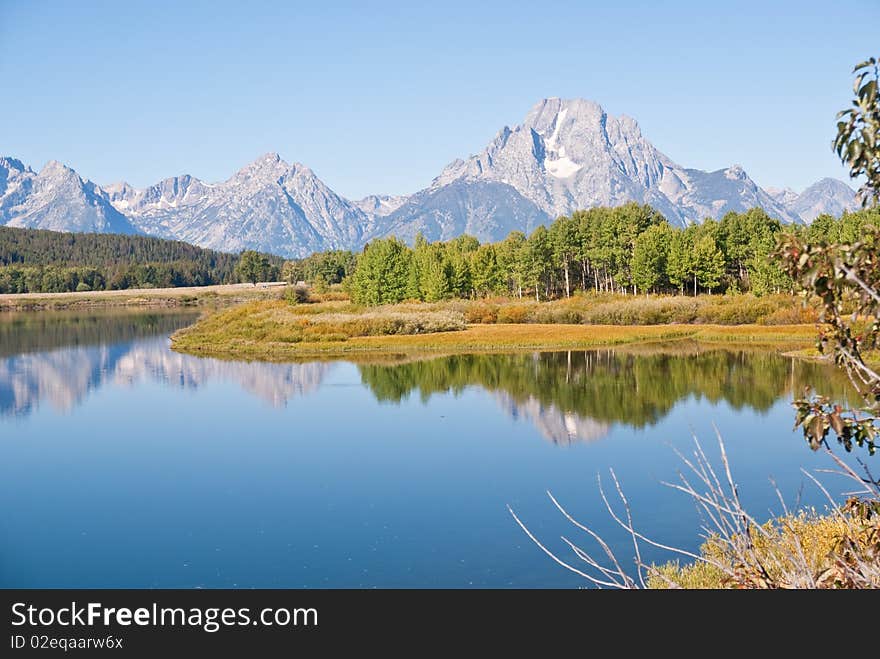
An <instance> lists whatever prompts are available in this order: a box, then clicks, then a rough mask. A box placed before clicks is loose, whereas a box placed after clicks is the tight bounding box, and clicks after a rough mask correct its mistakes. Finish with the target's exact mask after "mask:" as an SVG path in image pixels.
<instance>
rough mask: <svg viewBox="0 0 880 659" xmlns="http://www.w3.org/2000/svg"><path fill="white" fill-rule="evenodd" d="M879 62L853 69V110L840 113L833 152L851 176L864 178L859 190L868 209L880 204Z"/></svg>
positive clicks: (871, 59)
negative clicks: (870, 206) (854, 77)
mask: <svg viewBox="0 0 880 659" xmlns="http://www.w3.org/2000/svg"><path fill="white" fill-rule="evenodd" d="M878 65H880V62H878V60H877V59H876V58H874V57H871V58H869V59H867V60H865V61H864V62H862V63H861V64H859V65H857V66H856V67H855V68H854V69H853V73H854V74H855V75H856V79H855V83H854V84H853V93H854V94H855V98H854V99H853V101H852V103H851V107H849V108H847V109H846V110H841V111H840V112H838V113H837V118H838V122H837V136H836V137H835V138H834V142H833V148H834V151H835V152H836V153H837V155H838V156H839V157H840V159H841V160H842V161H843V163H844V164H845V165H846V166H847V167H849V171H850V176H852V177H853V178H858V177H859V176H864V177H865V184H864V185H863V186H862V187H861V189H860V190H859V195H860V196H861V198H862V203H863V204H864V205H866V206H868V205H873V206H876V205H877V204H880V102H878V93H880V90H878V86H880V68H878Z"/></svg>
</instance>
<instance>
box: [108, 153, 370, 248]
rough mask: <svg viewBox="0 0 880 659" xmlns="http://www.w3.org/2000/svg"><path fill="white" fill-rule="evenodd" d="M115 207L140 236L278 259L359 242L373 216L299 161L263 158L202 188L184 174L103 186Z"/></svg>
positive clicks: (361, 241)
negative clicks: (145, 184)
mask: <svg viewBox="0 0 880 659" xmlns="http://www.w3.org/2000/svg"><path fill="white" fill-rule="evenodd" d="M108 194H109V195H110V199H111V201H112V203H113V205H114V206H115V207H116V209H118V210H119V211H120V212H123V213H126V214H127V215H128V216H129V217H130V218H131V219H132V221H133V222H134V223H135V224H136V225H137V226H139V227H140V228H141V229H142V230H143V231H145V232H146V233H151V234H154V235H158V236H163V237H173V238H176V239H178V240H185V241H187V242H191V243H194V244H196V245H199V246H202V247H209V248H212V249H220V250H224V251H232V252H238V251H241V250H243V249H256V250H260V251H265V252H274V253H276V254H281V255H283V256H305V255H307V254H310V253H311V252H314V251H319V250H324V249H332V248H342V247H352V246H355V245H360V244H363V242H365V236H366V235H367V234H368V233H369V231H370V229H371V227H372V219H371V216H370V215H368V214H367V213H365V212H364V211H363V210H361V209H360V208H358V207H357V206H356V205H355V204H353V203H352V202H350V201H348V200H346V199H344V198H342V197H340V196H339V195H337V194H336V193H335V192H333V191H332V190H331V189H330V188H329V187H327V186H326V185H325V184H324V183H323V182H322V181H321V180H320V179H319V178H318V177H317V176H315V174H314V172H313V171H312V170H311V169H309V168H308V167H306V166H305V165H301V164H299V163H294V164H293V165H290V164H288V163H286V162H284V161H283V160H282V159H281V157H280V156H279V155H278V154H277V153H268V154H266V155H264V156H262V157H261V158H258V159H257V160H255V161H254V162H252V163H251V164H250V165H247V166H246V167H244V168H243V169H241V170H239V171H238V172H236V174H235V175H234V176H232V178H230V179H228V180H226V181H224V182H222V183H215V184H206V183H203V182H202V181H200V180H199V179H197V178H194V177H192V176H189V175H184V176H177V177H174V178H169V179H165V180H164V181H161V182H159V183H157V184H155V185H152V186H150V187H149V188H146V189H144V190H137V189H135V188H132V187H131V186H129V185H128V184H125V183H121V184H119V183H118V184H114V185H112V186H108Z"/></svg>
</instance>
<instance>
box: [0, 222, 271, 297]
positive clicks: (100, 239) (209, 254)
mask: <svg viewBox="0 0 880 659" xmlns="http://www.w3.org/2000/svg"><path fill="white" fill-rule="evenodd" d="M260 257H261V259H263V260H264V262H265V268H264V272H262V273H261V274H263V275H264V276H265V277H264V278H265V279H274V278H275V277H276V276H277V272H278V268H279V267H280V265H281V263H282V262H283V260H282V259H281V258H279V257H276V256H271V255H260ZM240 258H241V257H240V255H238V254H227V253H225V252H217V251H214V250H209V249H202V248H201V247H196V246H194V245H190V244H188V243H184V242H179V241H174V240H162V239H159V238H151V237H147V236H132V235H117V234H94V233H59V232H55V231H41V230H34V229H17V228H11V227H0V293H62V292H68V291H77V290H78V291H89V290H109V289H125V288H170V287H177V286H207V285H211V284H223V283H231V282H237V281H240V280H244V279H247V277H246V276H244V275H242V274H241V273H240V272H239V268H238V265H239V261H240Z"/></svg>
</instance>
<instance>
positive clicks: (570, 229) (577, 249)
mask: <svg viewBox="0 0 880 659" xmlns="http://www.w3.org/2000/svg"><path fill="white" fill-rule="evenodd" d="M867 224H880V212H878V211H876V210H875V211H859V212H855V213H846V214H844V215H843V216H842V217H841V218H839V219H836V218H834V217H832V216H830V215H822V216H819V217H818V218H817V219H816V220H815V221H814V222H813V223H812V224H810V225H809V226H800V225H799V226H783V225H782V224H781V223H780V222H779V221H778V220H776V219H773V218H771V217H770V216H768V215H767V213H766V212H765V211H764V210H762V209H760V208H753V209H751V210H749V211H746V212H743V213H736V212H730V213H727V214H726V215H724V216H723V217H722V218H721V219H720V220H713V219H707V220H705V221H704V222H702V223H700V224H691V225H688V226H687V227H684V228H679V227H674V226H672V225H670V224H669V222H667V221H666V219H665V218H664V217H663V215H662V214H661V213H659V212H658V211H656V210H655V209H653V208H651V207H650V206H648V205H639V204H636V203H628V204H625V205H622V206H618V207H616V208H607V207H597V208H592V209H589V210H584V211H577V212H575V213H573V214H572V215H571V216H564V217H560V218H558V219H557V220H556V221H555V222H553V223H552V224H551V225H550V226H549V227H545V226H539V227H537V228H536V229H535V230H534V231H533V232H532V233H531V234H530V235H528V236H526V235H525V234H524V233H522V232H520V231H513V232H511V233H510V234H509V235H508V236H507V237H506V238H505V239H504V240H501V241H499V242H494V243H485V244H481V243H480V241H479V240H477V239H476V238H474V237H472V236H467V235H464V236H459V237H457V238H454V239H452V240H449V241H446V242H433V243H430V242H428V241H427V240H425V239H424V237H422V236H421V235H419V236H417V237H416V239H415V243H414V245H413V246H412V247H410V246H408V245H406V244H405V243H403V242H402V241H400V240H398V239H397V238H394V237H391V238H383V239H377V240H374V241H371V242H370V243H369V244H367V245H366V246H365V247H364V249H363V251H362V252H361V253H360V254H357V255H356V254H353V253H351V252H344V251H333V252H322V253H317V254H313V255H312V256H310V257H308V258H306V259H300V260H297V261H291V262H288V263H287V264H285V267H284V273H285V275H286V276H287V278H288V279H289V280H290V281H298V280H300V279H301V280H304V281H307V282H309V283H312V284H317V285H320V286H324V285H329V284H333V283H340V282H344V285H345V286H346V287H347V288H348V290H349V292H350V294H351V296H352V299H354V300H355V301H356V302H360V303H363V304H384V303H393V302H400V301H403V300H408V299H413V300H416V299H417V300H423V301H429V302H430V301H437V300H443V299H448V298H453V297H461V298H475V297H486V296H492V295H507V296H516V297H525V296H531V297H534V299H536V300H547V299H554V298H561V297H570V296H571V295H572V294H574V293H575V292H576V291H595V292H607V293H612V292H613V293H625V294H626V293H632V294H635V293H649V292H654V293H677V294H692V295H696V294H698V293H701V292H705V293H713V292H726V291H751V292H753V293H755V294H757V295H763V294H767V293H772V292H784V291H791V290H793V287H794V283H793V282H792V280H791V278H790V277H789V275H788V274H787V273H786V271H785V270H784V269H783V268H782V267H781V264H780V262H779V260H778V259H777V258H775V257H774V254H775V252H776V249H777V245H778V242H779V238H780V236H781V234H782V233H783V232H792V233H794V234H797V235H799V236H802V237H803V238H804V239H805V240H808V241H811V242H817V241H840V240H850V239H855V237H856V236H858V235H859V234H860V232H861V229H862V227H863V226H865V225H867Z"/></svg>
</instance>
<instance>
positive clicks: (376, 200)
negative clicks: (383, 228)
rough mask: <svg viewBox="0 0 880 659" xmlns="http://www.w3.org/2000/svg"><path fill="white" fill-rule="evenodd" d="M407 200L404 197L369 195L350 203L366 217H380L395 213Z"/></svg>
mask: <svg viewBox="0 0 880 659" xmlns="http://www.w3.org/2000/svg"><path fill="white" fill-rule="evenodd" d="M408 198H409V197H407V196H406V195H399V196H394V195H387V194H384V195H383V194H371V195H369V196H367V197H364V198H363V199H358V200H357V201H355V202H352V203H354V205H355V206H357V207H358V208H360V209H361V210H362V211H363V212H364V213H366V214H367V215H375V216H378V217H382V216H384V215H388V214H389V213H393V212H394V211H396V210H397V209H398V208H400V207H401V206H402V205H403V204H404V203H406V201H407V199H408Z"/></svg>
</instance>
